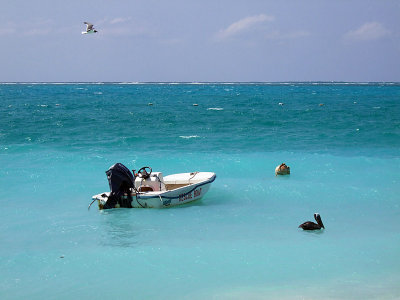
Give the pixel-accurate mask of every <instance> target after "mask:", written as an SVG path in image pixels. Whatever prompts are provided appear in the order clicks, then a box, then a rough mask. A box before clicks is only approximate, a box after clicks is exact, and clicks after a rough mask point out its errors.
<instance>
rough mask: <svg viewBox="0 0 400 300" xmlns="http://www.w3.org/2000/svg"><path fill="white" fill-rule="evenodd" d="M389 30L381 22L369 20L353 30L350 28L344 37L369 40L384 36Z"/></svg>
mask: <svg viewBox="0 0 400 300" xmlns="http://www.w3.org/2000/svg"><path fill="white" fill-rule="evenodd" d="M389 34H390V31H389V30H387V29H386V28H385V26H383V25H382V24H381V23H378V22H369V23H365V24H363V25H361V26H360V27H359V28H357V29H355V30H350V31H349V32H347V33H346V34H345V35H344V37H345V38H346V39H349V40H359V41H371V40H377V39H380V38H383V37H386V36H388V35H389Z"/></svg>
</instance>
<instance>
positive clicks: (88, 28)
mask: <svg viewBox="0 0 400 300" xmlns="http://www.w3.org/2000/svg"><path fill="white" fill-rule="evenodd" d="M83 24H86V31H82V34H88V33H96V32H97V30H96V29H94V27H93V24H90V23H88V22H83Z"/></svg>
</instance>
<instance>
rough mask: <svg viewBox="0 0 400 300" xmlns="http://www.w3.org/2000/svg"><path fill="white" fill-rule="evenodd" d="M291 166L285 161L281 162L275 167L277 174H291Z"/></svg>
mask: <svg viewBox="0 0 400 300" xmlns="http://www.w3.org/2000/svg"><path fill="white" fill-rule="evenodd" d="M289 174H290V167H288V166H287V165H286V164H285V163H281V164H280V165H279V166H277V167H276V168H275V176H278V175H289Z"/></svg>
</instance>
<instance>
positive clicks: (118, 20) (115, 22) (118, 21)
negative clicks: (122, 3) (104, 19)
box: [110, 18, 131, 24]
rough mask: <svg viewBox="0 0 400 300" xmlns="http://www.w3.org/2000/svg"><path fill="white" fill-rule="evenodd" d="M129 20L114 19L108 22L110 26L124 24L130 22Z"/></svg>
mask: <svg viewBox="0 0 400 300" xmlns="http://www.w3.org/2000/svg"><path fill="white" fill-rule="evenodd" d="M130 20H131V18H115V19H112V20H111V21H110V24H118V23H125V22H128V21H130Z"/></svg>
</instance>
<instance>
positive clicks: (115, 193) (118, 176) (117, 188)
mask: <svg viewBox="0 0 400 300" xmlns="http://www.w3.org/2000/svg"><path fill="white" fill-rule="evenodd" d="M106 174H107V179H108V184H109V185H110V191H111V193H110V196H109V197H108V200H107V202H106V204H105V205H104V207H103V209H107V208H114V207H115V205H116V204H119V206H120V207H129V208H131V207H132V205H131V202H132V195H131V189H133V188H134V181H135V180H134V178H133V175H132V173H131V171H129V169H128V168H127V167H125V166H124V165H123V164H121V163H116V164H115V165H113V166H111V167H110V168H109V169H108V171H106Z"/></svg>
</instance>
